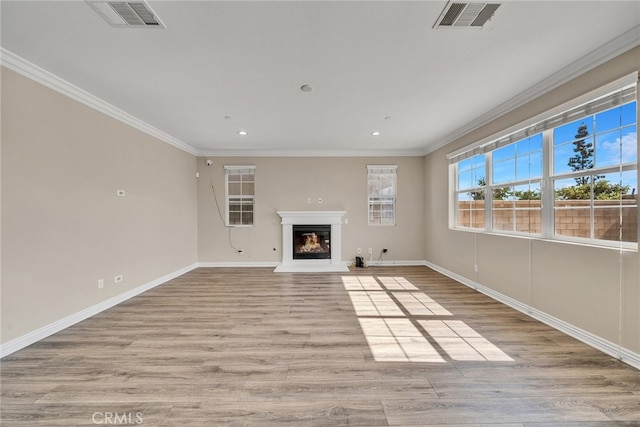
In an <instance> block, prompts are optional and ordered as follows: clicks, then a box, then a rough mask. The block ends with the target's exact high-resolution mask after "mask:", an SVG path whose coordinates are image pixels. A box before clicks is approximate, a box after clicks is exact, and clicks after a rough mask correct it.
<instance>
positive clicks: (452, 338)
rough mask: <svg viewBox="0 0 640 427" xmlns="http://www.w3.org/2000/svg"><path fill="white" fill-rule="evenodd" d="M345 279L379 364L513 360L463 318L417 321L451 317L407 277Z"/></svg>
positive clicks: (368, 341) (450, 314)
mask: <svg viewBox="0 0 640 427" xmlns="http://www.w3.org/2000/svg"><path fill="white" fill-rule="evenodd" d="M342 281H343V284H344V288H345V289H346V290H347V291H348V293H349V298H350V299H351V303H352V304H353V308H354V310H355V312H356V315H357V316H358V321H359V322H360V327H361V328H362V332H363V333H364V336H365V338H366V340H367V343H368V344H369V349H370V350H371V354H372V355H373V358H374V360H376V361H378V362H436V363H442V362H446V358H445V355H446V357H448V358H449V359H451V360H458V361H500V362H504V361H513V359H512V358H511V357H509V356H508V355H507V354H505V353H504V352H503V351H502V350H500V349H499V348H498V347H496V346H495V345H494V344H492V343H491V342H490V341H489V340H487V339H486V338H484V337H483V336H482V335H480V334H479V333H478V332H476V331H475V330H474V329H473V328H471V327H470V326H469V325H467V324H466V323H464V322H463V321H462V320H455V319H447V320H436V319H417V318H415V317H426V316H429V317H435V316H447V317H450V316H453V314H452V313H451V312H449V311H448V310H447V309H445V308H444V307H442V306H441V305H440V304H438V303H437V302H436V301H435V300H433V299H432V298H431V297H429V296H428V295H427V294H425V293H424V292H413V291H417V290H419V289H418V288H417V287H415V286H414V285H413V284H412V283H411V282H409V281H408V280H406V279H405V278H403V277H373V276H343V277H342ZM378 281H379V282H380V283H382V285H383V286H384V288H386V289H387V291H385V290H384V289H383V288H382V287H381V286H380V284H379V283H378ZM392 291H393V292H392ZM396 301H397V303H396ZM398 303H399V304H400V305H398ZM403 308H404V310H403ZM407 313H408V314H407Z"/></svg>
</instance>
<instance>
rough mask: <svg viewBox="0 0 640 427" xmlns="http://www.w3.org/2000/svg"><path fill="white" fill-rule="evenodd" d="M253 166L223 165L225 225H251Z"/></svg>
mask: <svg viewBox="0 0 640 427" xmlns="http://www.w3.org/2000/svg"><path fill="white" fill-rule="evenodd" d="M255 169H256V168H255V166H225V167H224V174H225V187H226V214H227V215H226V217H227V226H248V225H253V206H254V196H255Z"/></svg>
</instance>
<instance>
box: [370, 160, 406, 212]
mask: <svg viewBox="0 0 640 427" xmlns="http://www.w3.org/2000/svg"><path fill="white" fill-rule="evenodd" d="M397 169H398V166H396V165H368V166H367V188H368V190H367V191H368V194H369V225H395V223H396V170H397Z"/></svg>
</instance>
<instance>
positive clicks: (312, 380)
mask: <svg viewBox="0 0 640 427" xmlns="http://www.w3.org/2000/svg"><path fill="white" fill-rule="evenodd" d="M343 277H349V278H351V279H353V278H357V277H360V278H363V280H365V281H369V282H368V283H371V280H374V281H377V282H378V284H379V286H378V288H379V289H378V290H376V291H369V292H376V293H375V294H371V295H370V296H367V295H369V294H367V295H365V294H364V292H365V291H364V290H360V291H354V290H353V289H350V290H348V289H346V288H345V283H344V282H343ZM394 277H395V278H398V277H401V278H404V279H406V280H407V281H408V282H409V283H410V284H412V285H414V286H415V287H416V288H417V291H416V290H415V289H414V290H406V289H395V287H394V289H392V290H391V289H387V288H386V287H385V285H384V284H385V283H390V279H389V278H394ZM350 286H353V285H350ZM358 292H359V293H358ZM404 292H413V293H417V294H420V298H422V301H427V300H428V299H427V298H429V299H430V300H431V301H434V302H435V303H437V304H438V305H439V306H440V307H442V308H443V309H444V310H447V312H449V314H445V312H444V311H438V313H439V314H430V313H429V312H428V311H427V310H424V307H423V308H420V309H415V307H413V309H414V310H415V311H414V313H416V314H411V311H410V310H408V308H407V307H405V306H404V305H402V304H400V300H402V301H403V302H404V303H406V304H409V303H408V301H413V300H411V298H408V297H406V296H405V295H404V294H400V295H399V294H397V293H404ZM363 297H364V298H369V301H373V300H371V298H374V299H375V300H376V301H378V302H377V304H379V306H380V307H383V306H384V307H385V310H387V312H389V313H393V314H394V315H393V316H392V317H385V316H381V315H380V314H371V313H375V310H376V309H375V308H374V311H373V312H372V311H366V310H365V312H367V313H369V314H368V315H367V316H364V315H358V312H357V311H356V309H355V306H354V304H357V302H354V301H359V300H358V298H360V299H361V298H363ZM382 297H384V298H382ZM353 298H356V300H354V299H353ZM399 304H400V305H399ZM414 305H415V304H414ZM392 308H393V310H391V309H392ZM372 319H373V320H374V321H373V322H372ZM362 321H364V322H365V324H366V325H367V326H366V331H365V330H363V327H362V326H361V325H362V323H361V322H362ZM426 321H437V322H436V323H425V322H426ZM447 322H449V323H447ZM372 325H373V326H372ZM376 325H377V326H376ZM424 325H429V327H430V328H432V327H433V326H438V327H437V328H435V329H430V330H429V331H428V330H427V329H426V328H425V326H424ZM447 325H453V326H452V327H454V329H451V327H449V326H447ZM374 326H375V327H374ZM447 328H448V329H447ZM456 328H457V329H456ZM456 330H458V331H459V333H458V332H455V331H456ZM365 332H367V333H368V334H370V335H368V336H365ZM456 334H457V335H456ZM460 334H462V335H460ZM478 337H479V338H481V340H478V339H477V338H478ZM474 340H475V341H474ZM481 342H484V343H485V344H482V345H485V347H478V348H474V347H473V346H471V343H476V345H479V344H478V343H481ZM372 343H373V344H372ZM376 343H382V344H379V345H382V347H379V348H377V349H375V351H374V350H373V347H370V345H378V344H376ZM486 343H490V344H491V345H492V346H493V347H495V349H498V350H499V351H500V352H501V353H503V354H504V355H506V356H508V360H507V359H505V360H500V361H492V360H490V359H488V357H491V356H490V355H491V353H486V355H484V356H483V354H482V353H481V352H482V351H484V350H483V349H485V348H488V347H486ZM452 345H454V346H457V347H455V348H454V347H451V346H452ZM420 346H423V347H425V346H428V347H429V348H431V350H430V351H434V352H435V354H436V355H438V356H439V358H438V359H439V361H435V360H436V359H435V358H434V359H433V360H434V361H433V362H415V361H414V362H412V361H410V360H411V358H412V357H413V356H412V354H413V353H412V352H413V351H414V350H415V349H416V348H420ZM390 354H391V355H397V356H398V360H400V359H403V360H405V361H402V362H401V361H392V360H389V359H385V358H388V357H390V356H389V355H390ZM485 356H486V357H485ZM394 357H395V356H394ZM0 363H1V369H0V392H1V393H0V398H1V400H0V424H2V425H3V426H4V425H7V426H80V425H83V426H86V425H94V424H95V421H93V420H92V417H93V416H94V415H95V414H97V416H104V414H112V415H113V414H116V415H113V416H119V417H122V416H125V415H126V416H131V415H132V414H133V415H134V416H135V414H138V413H140V414H142V422H141V423H139V424H136V425H143V426H178V425H179V426H212V425H224V426H227V425H229V426H235V425H237V426H281V425H282V426H286V425H291V426H296V427H297V426H323V427H325V426H342V425H345V426H346V425H365V426H376V425H396V426H448V427H451V426H462V427H471V426H502V427H516V426H517V427H549V426H554V427H556V426H566V427H578V426H580V427H602V426H616V425H625V426H633V425H636V426H638V425H640V372H639V371H638V370H636V369H634V368H632V367H630V366H628V365H626V364H624V363H622V362H620V361H618V360H616V359H614V358H612V357H609V356H607V355H605V354H603V353H601V352H599V351H597V350H595V349H593V348H591V347H589V346H587V345H585V344H582V343H580V342H578V341H577V340H575V339H573V338H571V337H568V336H566V335H564V334H562V333H560V332H558V331H556V330H554V329H552V328H550V327H548V326H546V325H544V324H542V323H540V322H537V321H535V320H533V319H531V318H529V317H527V316H525V315H524V314H522V313H519V312H517V311H515V310H513V309H510V308H508V307H506V306H504V305H502V304H500V303H498V302H496V301H493V300H491V299H490V298H488V297H486V296H484V295H482V294H480V293H478V292H476V291H474V290H472V289H469V288H467V287H465V286H463V285H461V284H459V283H457V282H455V281H453V280H451V279H449V278H447V277H445V276H443V275H441V274H439V273H437V272H435V271H433V270H431V269H429V268H427V267H372V268H368V269H358V270H353V271H351V272H348V273H310V274H305V273H273V272H272V270H271V269H266V268H252V269H239V268H199V269H196V270H193V271H191V272H189V273H187V274H185V275H183V276H180V277H178V278H176V279H174V280H171V281H170V282H168V283H165V284H163V285H161V286H158V287H156V288H154V289H152V290H149V291H148V292H145V293H143V294H141V295H139V296H137V297H135V298H132V299H130V300H128V301H126V302H124V303H122V304H120V305H118V306H116V307H113V308H111V309H109V310H107V311H105V312H102V313H100V314H98V315H96V316H94V317H92V318H90V319H87V320H85V321H83V322H80V323H78V324H77V325H74V326H72V327H70V328H68V329H66V330H64V331H61V332H59V333H57V334H55V335H53V336H51V337H48V338H46V339H44V340H42V341H40V342H38V343H36V344H34V345H32V346H30V347H28V348H25V349H23V350H20V351H18V352H16V353H14V354H12V355H10V356H7V357H5V358H4V359H2V360H1V361H0ZM123 414H124V415H123ZM99 421H103V424H105V423H104V420H99ZM131 425H133V424H131Z"/></svg>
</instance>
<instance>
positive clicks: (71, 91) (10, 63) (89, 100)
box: [0, 48, 199, 156]
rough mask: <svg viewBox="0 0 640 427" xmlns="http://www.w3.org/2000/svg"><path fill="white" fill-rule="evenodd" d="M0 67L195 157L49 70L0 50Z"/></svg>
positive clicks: (178, 143) (189, 150) (186, 148)
mask: <svg viewBox="0 0 640 427" xmlns="http://www.w3.org/2000/svg"><path fill="white" fill-rule="evenodd" d="M0 65H2V66H4V67H6V68H8V69H10V70H12V71H15V72H16V73H18V74H21V75H23V76H25V77H27V78H29V79H31V80H34V81H36V82H38V83H40V84H42V85H44V86H46V87H48V88H50V89H53V90H55V91H56V92H59V93H61V94H63V95H65V96H68V97H69V98H71V99H74V100H76V101H78V102H81V103H82V104H85V105H87V106H89V107H91V108H93V109H95V110H98V111H100V112H101V113H104V114H106V115H108V116H110V117H113V118H114V119H116V120H119V121H121V122H122V123H125V124H127V125H129V126H131V127H134V128H136V129H138V130H140V131H142V132H144V133H146V134H148V135H151V136H153V137H154V138H157V139H159V140H161V141H163V142H166V143H167V144H169V145H172V146H174V147H176V148H179V149H180V150H183V151H186V152H187V153H190V154H193V155H196V156H197V155H198V154H199V151H198V150H196V149H195V148H194V147H192V146H191V145H189V144H187V143H185V142H183V141H180V140H179V139H177V138H174V137H173V136H171V135H169V134H167V133H165V132H163V131H161V130H160V129H158V128H156V127H154V126H151V125H150V124H148V123H146V122H144V121H142V120H140V119H138V118H136V117H134V116H132V115H131V114H129V113H127V112H126V111H123V110H121V109H119V108H117V107H114V106H113V105H111V104H109V103H108V102H105V101H103V100H102V99H100V98H98V97H97V96H95V95H92V94H90V93H89V92H87V91H86V90H84V89H81V88H79V87H78V86H75V85H73V84H71V83H69V82H68V81H66V80H64V79H62V78H60V77H58V76H56V75H55V74H52V73H50V72H49V71H47V70H45V69H43V68H41V67H39V66H37V65H35V64H33V63H31V62H29V61H27V60H26V59H24V58H22V57H20V56H18V55H16V54H15V53H13V52H11V51H9V50H7V49H5V48H0Z"/></svg>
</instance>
